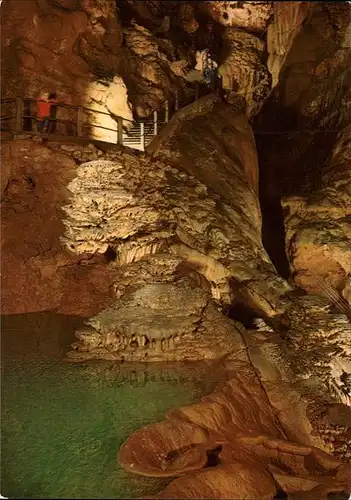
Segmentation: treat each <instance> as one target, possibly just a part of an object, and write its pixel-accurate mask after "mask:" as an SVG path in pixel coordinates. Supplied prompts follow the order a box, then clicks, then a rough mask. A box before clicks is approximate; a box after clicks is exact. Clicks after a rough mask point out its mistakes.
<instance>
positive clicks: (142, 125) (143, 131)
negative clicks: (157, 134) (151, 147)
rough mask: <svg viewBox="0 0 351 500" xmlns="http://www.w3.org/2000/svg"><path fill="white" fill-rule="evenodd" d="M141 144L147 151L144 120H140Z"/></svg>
mask: <svg viewBox="0 0 351 500" xmlns="http://www.w3.org/2000/svg"><path fill="white" fill-rule="evenodd" d="M140 146H141V149H142V150H143V151H145V127H144V122H140Z"/></svg>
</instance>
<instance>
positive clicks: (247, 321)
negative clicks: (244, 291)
mask: <svg viewBox="0 0 351 500" xmlns="http://www.w3.org/2000/svg"><path fill="white" fill-rule="evenodd" d="M227 316H228V317H229V318H230V319H233V320H234V321H238V322H239V323H241V324H242V325H243V326H244V327H245V328H248V329H254V328H256V326H255V323H254V319H255V318H257V317H258V314H257V312H256V311H254V310H253V309H251V308H250V307H249V306H248V305H246V304H244V302H239V301H235V302H234V303H233V304H232V305H231V306H230V308H229V309H228V310H227Z"/></svg>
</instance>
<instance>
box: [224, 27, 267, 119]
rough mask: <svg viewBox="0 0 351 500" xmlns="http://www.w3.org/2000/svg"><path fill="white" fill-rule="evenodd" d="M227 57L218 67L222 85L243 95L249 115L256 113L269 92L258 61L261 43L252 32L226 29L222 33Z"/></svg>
mask: <svg viewBox="0 0 351 500" xmlns="http://www.w3.org/2000/svg"><path fill="white" fill-rule="evenodd" d="M223 39H224V49H223V50H224V51H225V54H226V58H225V60H224V62H223V63H222V64H221V65H220V66H219V68H218V72H219V74H220V75H221V77H222V85H223V88H224V89H226V90H233V91H235V92H236V93H237V94H239V95H242V96H243V97H245V100H246V103H247V114H248V116H251V115H254V114H256V113H257V111H258V109H259V107H260V105H261V104H262V102H263V101H264V99H265V98H266V97H267V95H268V93H269V91H270V87H271V85H270V77H269V73H268V71H267V68H266V66H265V65H264V64H263V63H262V62H261V60H262V56H263V52H264V50H265V45H264V43H263V42H262V41H261V40H260V39H259V38H257V37H256V36H255V35H252V34H249V33H246V32H245V31H240V30H238V29H236V28H227V29H226V31H225V33H224V35H223Z"/></svg>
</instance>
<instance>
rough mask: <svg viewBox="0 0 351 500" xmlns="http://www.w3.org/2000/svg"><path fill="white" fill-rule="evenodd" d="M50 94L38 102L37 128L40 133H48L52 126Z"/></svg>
mask: <svg viewBox="0 0 351 500" xmlns="http://www.w3.org/2000/svg"><path fill="white" fill-rule="evenodd" d="M50 108H51V103H50V102H49V94H48V93H45V94H44V95H43V96H42V97H40V98H39V99H38V100H37V127H38V132H47V131H48V128H49V124H50Z"/></svg>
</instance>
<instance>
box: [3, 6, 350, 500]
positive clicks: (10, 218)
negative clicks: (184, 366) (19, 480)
mask: <svg viewBox="0 0 351 500" xmlns="http://www.w3.org/2000/svg"><path fill="white" fill-rule="evenodd" d="M24 4H25V6H24ZM24 7H25V8H26V9H27V10H26V14H25V16H24V14H23V12H24V11H25V8H24ZM117 7H118V8H117V9H116V4H115V3H114V2H113V1H112V0H99V1H96V2H93V1H92V0H40V1H38V2H30V5H29V3H28V2H22V1H20V0H4V2H3V6H2V9H3V19H4V21H5V28H4V30H3V32H2V45H3V51H2V57H3V68H4V71H3V72H2V77H3V79H4V81H5V85H4V96H5V97H14V96H16V95H21V96H26V97H33V98H34V97H36V96H37V93H39V92H42V91H44V90H48V89H49V90H57V91H58V93H59V94H60V95H61V96H62V98H63V99H64V100H66V102H68V101H69V102H71V103H73V104H75V105H89V107H91V108H93V109H96V110H100V111H104V112H106V113H107V115H106V118H104V120H105V121H101V122H99V124H100V125H101V124H102V125H103V126H107V127H109V126H110V125H111V124H115V121H116V118H117V117H118V116H122V117H125V118H127V119H128V120H131V119H132V118H133V117H134V118H137V117H145V116H148V115H149V114H150V113H151V112H152V111H153V110H155V109H160V107H161V106H162V105H163V103H164V101H165V100H166V99H167V100H169V101H170V102H171V101H172V100H174V99H175V92H176V91H177V92H178V95H180V96H181V97H186V96H187V93H188V92H189V85H190V84H189V71H191V70H194V68H195V67H196V64H197V60H196V57H197V55H198V54H204V53H206V50H209V51H210V52H211V57H213V60H215V61H216V64H218V67H219V73H220V74H221V75H222V83H223V87H224V91H223V92H222V93H221V92H220V93H218V95H214V94H209V95H206V96H205V97H201V98H200V99H198V100H197V101H196V102H195V103H193V104H191V105H189V106H186V107H183V108H182V109H180V111H178V113H176V114H175V115H174V116H173V117H172V119H171V120H170V121H169V123H167V124H166V125H165V126H164V127H163V128H162V130H161V131H159V133H158V135H157V136H156V137H155V138H154V140H153V141H152V142H151V143H150V144H149V145H148V147H147V148H146V151H145V152H143V153H140V152H136V151H132V150H128V148H123V147H120V146H115V145H111V144H110V145H107V144H106V143H105V144H102V143H101V142H96V141H94V142H93V139H96V138H100V139H101V138H102V139H104V140H105V141H107V142H109V141H110V142H112V138H111V137H109V136H108V135H106V133H104V134H103V135H102V136H98V135H96V134H95V133H94V122H93V121H92V120H91V118H89V119H88V118H87V125H89V127H90V129H91V132H92V133H91V141H92V142H91V143H90V144H87V141H85V140H77V139H75V140H74V142H70V141H69V139H67V140H65V139H64V138H63V139H62V138H61V140H60V141H58V140H57V138H55V140H45V141H43V140H42V139H41V138H40V137H36V136H30V135H25V134H24V135H20V136H18V135H17V136H14V137H11V138H10V139H9V140H8V142H5V143H4V145H3V164H4V170H3V171H4V175H3V176H2V191H1V192H2V198H3V205H2V217H3V226H2V229H3V231H2V233H3V234H2V245H3V252H2V266H3V271H2V282H3V286H2V288H3V293H2V295H3V297H2V299H3V304H2V307H3V311H4V312H5V313H15V312H17V313H18V312H28V311H43V310H57V311H59V312H64V313H70V314H79V315H82V316H85V317H86V316H89V318H90V319H89V320H87V321H86V322H85V324H84V326H83V327H81V328H79V329H78V330H77V332H76V336H77V341H76V342H75V343H74V344H73V346H72V347H73V350H72V351H71V352H70V353H68V358H69V359H70V360H71V361H86V360H91V359H108V360H112V361H123V362H130V363H132V362H134V361H143V362H150V361H151V362H152V361H158V362H161V361H192V362H195V361H199V360H207V363H208V364H207V365H206V366H217V365H218V366H219V365H220V366H221V370H222V372H224V373H225V375H226V381H225V382H222V383H221V384H219V386H218V388H217V389H216V390H215V391H214V392H213V393H212V394H210V395H208V396H205V397H204V398H202V400H201V401H200V402H199V403H198V404H195V405H191V406H190V407H186V408H181V409H178V410H177V409H173V410H171V411H169V412H168V414H167V416H166V420H165V421H164V422H161V423H157V424H153V425H150V426H147V427H146V428H144V429H141V430H139V431H137V432H136V433H134V434H133V435H132V436H131V437H130V438H129V439H128V441H127V442H126V443H125V444H124V445H123V446H122V448H121V450H120V452H119V460H120V462H121V463H122V464H123V466H124V467H125V468H126V470H128V471H130V472H135V473H138V474H143V475H150V476H155V477H170V478H173V477H177V479H175V480H174V481H172V483H170V485H169V486H167V488H166V489H165V490H164V491H163V492H160V493H159V494H158V495H157V498H179V497H183V498H227V497H228V496H230V497H233V494H234V495H235V498H273V497H275V495H279V494H282V493H285V494H288V495H289V496H290V497H291V498H294V497H295V498H296V497H298V495H300V497H301V495H303V496H304V498H326V496H327V494H328V493H329V492H347V491H349V490H350V488H351V484H350V476H351V472H350V467H349V465H348V464H347V462H348V461H349V460H350V453H351V451H350V442H351V436H350V406H351V400H350V397H351V392H350V391H351V387H350V373H351V366H350V355H351V328H350V321H349V320H350V315H351V313H350V307H349V301H350V272H351V268H350V262H351V258H350V248H351V247H350V239H351V236H350V231H349V220H348V219H349V218H350V213H349V206H350V197H351V193H350V169H349V162H350V144H349V140H350V137H349V136H350V128H349V121H348V120H349V118H348V116H349V115H348V113H349V110H350V109H349V103H350V99H349V98H350V95H349V92H348V85H349V82H350V71H349V67H348V63H349V61H350V47H349V45H348V42H347V33H349V31H348V30H349V17H348V6H347V5H346V4H340V5H336V4H332V3H324V4H323V3H321V2H317V3H315V4H313V5H312V3H304V2H293V3H284V4H283V3H282V2H274V3H272V2H200V3H199V2H194V3H193V4H191V5H190V4H185V3H179V2H162V1H147V2H138V1H134V0H130V1H127V2H124V3H123V5H122V4H121V5H117ZM53 33H54V34H55V37H54V36H52V34H53ZM257 115H258V116H257ZM255 116H256V118H255ZM252 124H253V125H254V127H253V129H252V127H251V125H252ZM330 127H334V128H335V129H337V130H334V129H333V133H332V134H329V132H328V128H330ZM311 128H317V129H318V130H317V132H316V133H315V131H314V132H313V133H312V134H311V135H310V134H309V133H307V132H308V131H309V130H310V129H311ZM321 130H322V132H323V134H321V133H320V132H321ZM291 131H292V132H294V133H295V132H296V135H293V136H290V135H289V134H290V132H291ZM254 132H255V133H256V134H257V135H256V139H257V144H258V153H259V156H258V155H257V151H256V145H255V136H254ZM267 132H269V133H271V132H273V133H275V134H276V135H273V136H268V137H269V140H267V135H264V134H266V133H267ZM281 132H282V133H283V134H284V139H281V140H280V139H279V138H278V137H279V134H280V133H281ZM272 137H273V138H272ZM327 138H328V139H327ZM316 151H317V153H318V154H317V153H316ZM305 165H306V166H307V167H308V168H306V169H305V170H304V167H305ZM295 169H296V170H295ZM259 175H260V176H261V179H260V180H261V182H260V183H259ZM295 178H296V179H295ZM306 179H307V180H308V181H309V184H308V186H307V188H306V187H303V186H302V184H303V183H304V181H305V180H306ZM260 195H261V196H260ZM282 197H283V199H282V200H281V198H282ZM272 199H273V202H274V203H273V202H272ZM267 200H268V202H267ZM266 202H267V204H268V205H269V203H270V202H272V205H271V206H274V207H275V208H274V209H275V210H276V212H277V214H278V216H279V217H280V221H279V223H280V225H276V226H275V227H274V231H272V232H270V233H267V230H266V221H267V220H269V221H271V222H272V221H274V220H277V219H275V218H274V217H275V214H273V215H272V214H271V213H269V210H267V204H266ZM282 207H283V209H284V218H285V220H284V222H285V234H284V230H283V213H282ZM261 208H262V210H261ZM270 217H271V218H270ZM262 218H263V232H262ZM44 224H46V227H45V229H43V228H44ZM267 235H268V237H267ZM279 237H280V238H281V240H283V239H284V246H285V245H286V250H287V258H288V259H289V266H290V269H289V271H291V272H292V276H290V275H289V272H286V273H283V272H282V270H281V267H280V264H279V262H278V261H279V259H277V258H276V254H275V252H274V251H271V250H272V247H271V246H270V245H269V243H268V244H266V242H267V239H268V240H272V241H273V243H274V242H275V241H276V239H277V240H278V239H279ZM285 239H286V241H285ZM262 240H263V241H262ZM273 249H274V245H273ZM282 253H284V252H282ZM284 255H285V254H284ZM273 263H274V264H275V265H274V264H273ZM282 275H284V276H282ZM288 276H289V277H290V278H292V279H290V280H289V283H288V281H287V279H285V278H288ZM298 286H299V287H303V288H304V289H305V291H303V290H302V289H301V288H298ZM4 291H5V293H4ZM321 295H324V297H321ZM235 306H236V307H238V308H239V310H241V309H243V308H244V307H246V308H248V309H249V310H250V313H251V315H252V316H253V317H256V321H255V324H256V328H252V327H250V326H248V325H246V328H244V327H243V325H242V324H241V322H240V321H238V320H240V319H241V318H240V317H239V318H237V317H236V318H235V320H233V319H231V316H232V317H234V315H233V314H232V311H233V308H234V307H235ZM257 318H259V319H257ZM179 476H180V477H179Z"/></svg>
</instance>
